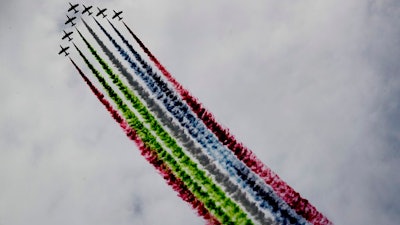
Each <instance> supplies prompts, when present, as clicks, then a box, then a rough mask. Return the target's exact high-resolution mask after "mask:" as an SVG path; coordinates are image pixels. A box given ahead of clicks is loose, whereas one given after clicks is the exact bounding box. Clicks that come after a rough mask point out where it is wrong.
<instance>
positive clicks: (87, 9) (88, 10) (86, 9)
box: [82, 4, 93, 16]
mask: <svg viewBox="0 0 400 225" xmlns="http://www.w3.org/2000/svg"><path fill="white" fill-rule="evenodd" d="M82 5H83V4H82ZM83 8H85V9H84V10H83V11H82V14H85V12H87V13H88V14H89V16H90V15H92V14H93V13H92V12H90V9H91V8H92V6H88V7H86V6H85V5H83Z"/></svg>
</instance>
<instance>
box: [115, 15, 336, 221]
mask: <svg viewBox="0 0 400 225" xmlns="http://www.w3.org/2000/svg"><path fill="white" fill-rule="evenodd" d="M123 24H124V25H125V27H126V28H127V29H128V31H129V33H130V34H131V35H132V36H133V38H134V39H135V40H136V42H137V43H138V44H139V45H140V47H141V48H142V49H143V51H144V52H145V53H146V54H147V55H148V57H149V58H150V60H151V61H153V62H154V64H155V65H156V66H157V68H158V69H159V70H160V71H161V72H162V73H163V75H164V76H165V77H166V78H167V79H168V81H169V82H171V83H172V84H173V86H174V87H175V89H176V91H177V92H178V93H179V94H180V96H181V97H182V99H183V100H184V101H186V103H187V104H188V105H189V107H190V108H191V109H192V110H193V112H195V113H196V115H197V117H198V118H200V119H201V120H202V121H203V122H204V124H205V125H206V126H207V128H208V129H210V130H211V131H212V132H213V133H214V134H215V135H216V136H217V138H218V140H219V141H220V142H221V143H223V144H224V145H226V146H227V147H228V148H229V149H230V150H231V151H232V152H233V153H234V154H235V155H236V157H237V158H238V159H240V160H241V161H243V162H244V163H245V164H246V165H247V166H248V167H249V168H251V170H252V171H253V172H254V173H256V174H257V175H259V176H260V177H261V178H262V179H263V180H264V181H265V182H266V184H268V185H270V186H271V187H272V188H273V190H274V191H275V192H276V193H277V194H278V196H279V197H280V198H282V199H283V200H284V201H285V202H286V203H287V204H288V205H289V206H290V207H291V208H293V209H294V210H295V211H296V213H298V214H299V215H300V216H302V217H304V218H305V219H306V220H307V221H309V222H311V223H313V224H316V225H328V224H332V223H331V222H330V221H329V220H328V218H326V217H325V216H324V215H323V214H322V213H320V212H319V211H318V210H317V209H316V208H315V207H314V206H313V205H311V203H310V202H308V201H307V200H306V199H304V198H302V197H301V196H300V194H299V193H298V192H296V191H295V190H294V189H293V188H291V187H290V186H289V185H288V184H286V182H284V181H283V180H282V179H280V178H279V176H278V175H277V174H275V173H274V172H273V171H272V170H271V169H270V168H268V167H267V166H266V165H265V164H263V163H262V162H261V160H260V159H258V157H257V156H256V155H255V154H254V153H253V152H252V151H251V150H250V149H248V148H247V147H245V146H244V145H243V144H242V143H240V142H239V141H238V140H237V139H236V138H235V136H234V135H233V134H231V133H230V132H229V130H228V129H225V128H223V126H222V125H221V124H219V123H218V122H217V121H216V119H215V117H214V115H213V114H212V113H211V112H210V111H208V110H207V109H206V108H205V107H204V106H203V105H202V104H201V103H200V102H199V101H198V100H197V99H196V98H195V97H193V96H192V95H191V94H190V92H189V91H188V90H186V89H185V88H183V86H182V85H181V84H180V83H179V82H178V81H176V80H175V78H174V77H172V75H171V74H170V73H169V72H168V71H167V70H166V69H165V67H164V66H163V65H162V64H161V63H160V62H159V61H158V60H157V58H156V57H155V56H154V55H153V54H152V53H151V52H150V51H149V49H148V48H147V47H146V46H145V45H144V44H143V42H142V41H141V40H140V39H139V38H138V37H137V36H136V35H135V34H134V33H133V32H132V30H131V29H130V28H129V27H128V26H127V25H126V24H125V23H124V22H123Z"/></svg>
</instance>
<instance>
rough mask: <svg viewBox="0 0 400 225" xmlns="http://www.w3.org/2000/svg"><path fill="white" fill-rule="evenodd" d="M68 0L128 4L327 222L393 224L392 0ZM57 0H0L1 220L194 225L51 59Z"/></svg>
mask: <svg viewBox="0 0 400 225" xmlns="http://www.w3.org/2000/svg"><path fill="white" fill-rule="evenodd" d="M72 3H75V2H72ZM77 3H83V4H85V5H92V4H94V5H95V6H99V7H108V8H109V9H116V10H123V11H124V13H123V14H122V16H123V17H124V21H125V23H127V24H128V25H129V26H130V27H131V28H133V30H134V32H136V34H137V35H138V36H139V37H140V38H141V39H142V40H143V41H144V42H145V44H146V45H147V46H148V47H149V48H150V49H151V50H152V51H153V53H154V54H155V55H156V56H157V57H158V58H159V59H160V61H161V62H162V63H163V64H164V65H165V66H166V68H167V69H168V70H169V71H170V72H171V73H172V74H173V76H174V77H175V78H177V80H178V81H180V82H181V83H182V84H183V85H184V86H185V87H186V88H187V89H189V90H190V91H191V92H192V93H193V95H194V96H196V97H198V99H200V101H201V102H203V103H204V105H205V106H206V107H207V108H208V109H209V110H210V111H212V112H213V113H214V115H215V116H216V117H217V119H218V121H219V122H221V123H222V124H224V125H225V126H226V127H228V128H230V130H231V131H232V133H233V134H235V135H236V136H237V138H238V139H239V140H241V141H242V142H243V143H245V145H246V146H248V147H249V148H250V149H252V151H253V152H254V153H255V154H256V155H257V156H258V157H259V158H260V159H261V160H262V161H263V162H264V163H265V164H266V165H268V166H269V167H270V168H271V169H272V170H273V171H275V172H276V173H277V174H279V175H280V177H281V178H282V179H283V180H284V181H286V182H287V183H288V184H289V185H290V186H291V187H293V188H294V189H295V190H297V191H298V192H300V193H301V194H302V196H304V197H305V198H306V199H308V200H309V201H310V202H311V203H312V204H313V205H314V206H316V208H317V209H319V210H320V211H321V212H322V213H323V214H324V215H326V216H327V217H328V218H329V219H331V220H332V221H333V222H334V223H335V224H352V225H358V224H360V225H361V224H382V225H386V224H394V223H395V222H396V221H400V197H399V195H398V190H399V188H400V175H399V173H398V171H399V170H400V119H399V116H400V105H399V102H400V101H399V100H400V78H399V76H398V75H399V72H400V64H399V63H398V61H399V59H400V27H399V26H398V21H400V3H399V2H398V1H396V0H367V1H366V0H352V1H347V0H326V1H316V0H299V1H288V0H280V1H276V0H263V1H261V0H254V1H238V0H229V1H228V0H214V1H184V0H170V1H157V0H146V1H144V0H138V1H132V0H121V1H108V0H107V1H106V0H103V1H85V2H77ZM67 8H68V3H67V1H59V0H57V1H53V0H51V1H50V0H37V1H26V0H15V1H14V0H13V1H11V0H2V1H1V2H0V49H1V51H0V72H1V73H0V77H1V82H0V104H1V108H0V224H4V225H9V224H12V225H22V224H41V225H46V224H60V225H63V224H66V225H67V224H68V225H70V224H99V225H102V224H121V225H124V224H151V225H157V224H204V221H203V220H202V219H201V218H199V217H197V215H196V214H195V212H194V211H192V210H191V209H190V207H189V205H188V204H186V203H185V202H183V201H182V200H181V199H179V198H178V197H177V196H176V193H175V192H174V191H173V190H172V189H171V188H170V187H169V186H168V185H167V184H165V182H164V181H163V179H162V178H161V176H160V175H158V174H157V172H156V171H155V169H154V168H153V167H151V166H150V165H149V164H148V163H147V162H146V160H145V159H144V158H143V157H141V155H140V154H139V151H138V149H137V148H136V146H135V145H134V143H133V142H131V141H130V140H129V139H128V138H127V137H126V136H125V134H124V133H123V131H122V130H121V129H120V128H119V126H118V125H117V124H116V123H115V122H114V121H113V119H112V118H111V117H110V116H109V114H108V113H107V112H106V110H105V109H104V107H103V106H102V105H101V104H100V103H99V102H98V100H97V99H96V98H95V96H93V94H92V93H91V92H90V90H89V89H88V88H87V87H86V85H85V84H84V82H83V81H82V79H81V78H80V77H79V75H78V73H77V72H76V71H75V70H74V68H73V66H72V64H71V63H70V62H69V61H68V60H67V58H65V57H62V56H58V55H57V52H58V51H59V44H60V43H63V42H61V36H62V29H63V23H64V20H65V19H66V17H65V12H66V10H67Z"/></svg>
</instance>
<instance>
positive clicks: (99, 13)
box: [96, 7, 107, 18]
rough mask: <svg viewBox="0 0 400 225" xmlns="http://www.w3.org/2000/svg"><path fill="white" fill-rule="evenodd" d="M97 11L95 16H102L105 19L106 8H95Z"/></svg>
mask: <svg viewBox="0 0 400 225" xmlns="http://www.w3.org/2000/svg"><path fill="white" fill-rule="evenodd" d="M97 9H98V10H99V12H98V13H97V14H96V16H100V15H103V18H105V17H106V16H107V15H106V14H104V12H105V11H106V10H107V9H106V8H104V9H99V7H97Z"/></svg>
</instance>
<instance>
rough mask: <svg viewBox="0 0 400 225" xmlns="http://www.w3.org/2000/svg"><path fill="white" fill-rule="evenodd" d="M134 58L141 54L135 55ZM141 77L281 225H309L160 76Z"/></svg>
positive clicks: (127, 57) (125, 54)
mask: <svg viewBox="0 0 400 225" xmlns="http://www.w3.org/2000/svg"><path fill="white" fill-rule="evenodd" d="M118 34H119V36H120V38H121V39H122V40H123V42H124V43H125V45H127V46H128V48H129V49H130V51H132V52H134V49H133V47H132V45H130V44H129V42H128V41H127V40H126V39H125V38H124V37H123V36H122V35H120V33H118ZM109 39H110V41H112V43H113V44H114V46H115V47H116V48H117V49H118V51H119V52H120V54H121V55H122V56H123V57H125V59H126V60H127V61H128V62H129V63H130V64H131V67H132V68H134V67H135V65H134V63H133V61H132V60H130V58H129V56H128V55H127V53H126V52H125V51H124V50H122V49H121V47H120V46H119V45H118V44H116V42H115V41H113V40H112V38H111V37H110V36H109ZM134 55H137V54H135V53H134ZM134 69H135V68H134ZM138 75H139V77H141V78H142V79H143V81H144V82H145V83H146V85H147V86H148V88H149V89H150V90H151V91H152V92H153V94H154V95H155V96H157V98H158V99H159V100H160V101H161V102H163V103H164V106H165V108H166V109H167V110H168V111H169V112H170V113H171V114H172V115H174V117H175V118H176V119H177V120H178V121H179V122H180V124H181V126H182V127H185V128H186V129H187V130H188V132H189V133H190V134H191V135H192V137H193V138H195V139H196V140H197V142H198V143H199V144H201V145H202V146H203V147H204V148H205V149H206V150H207V152H208V154H209V155H210V156H211V157H213V158H214V159H215V160H216V161H218V162H219V163H220V164H221V166H222V167H223V168H224V169H225V170H226V171H227V172H228V173H229V174H230V175H231V176H232V177H235V179H236V181H237V182H238V183H239V185H241V186H242V187H243V189H245V190H247V192H248V193H249V194H250V195H251V196H252V197H253V199H254V200H255V201H257V202H258V204H259V206H260V207H261V208H267V209H269V211H270V212H272V214H273V215H274V217H275V219H276V220H277V221H278V222H279V223H283V224H286V223H294V222H295V221H296V223H297V224H305V223H306V221H305V219H303V218H302V217H300V216H299V215H298V214H296V212H295V211H294V210H293V209H291V208H290V207H289V206H288V205H287V203H286V202H284V201H283V200H282V199H280V198H279V197H278V196H277V195H276V193H274V192H272V191H271V190H270V187H268V186H267V185H266V184H265V183H260V182H259V178H258V177H257V175H255V174H253V173H252V172H251V171H250V170H249V168H248V167H246V166H245V165H244V164H243V163H242V162H241V161H238V160H237V159H236V158H235V156H234V155H233V154H232V153H231V152H230V151H229V150H227V149H225V148H224V147H223V145H222V144H221V143H220V142H219V141H218V140H217V139H216V138H215V137H214V135H213V134H212V133H210V132H209V131H208V130H207V128H206V127H205V126H204V125H203V123H202V122H201V121H200V120H198V119H197V118H196V117H195V115H193V113H192V112H191V111H190V109H189V108H188V107H187V105H186V104H183V103H182V102H181V101H180V100H179V97H177V96H176V95H175V92H174V91H171V90H169V89H168V86H167V84H165V82H164V81H163V80H162V79H160V77H159V76H158V74H156V73H153V74H150V75H151V76H152V77H149V75H147V74H145V75H143V74H139V73H138Z"/></svg>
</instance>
